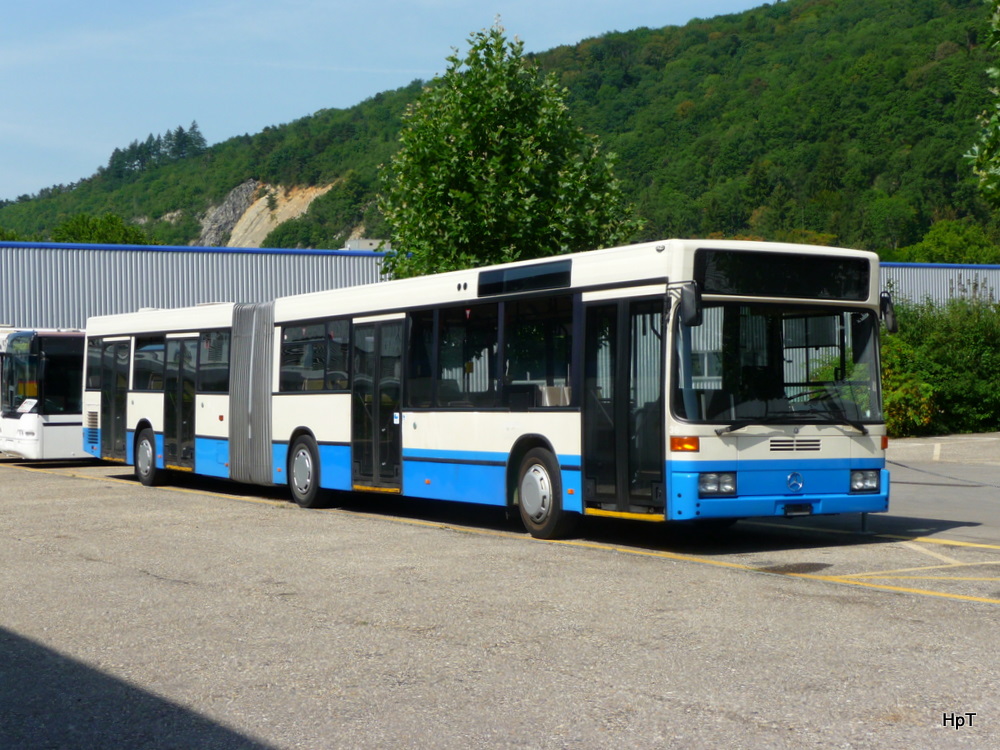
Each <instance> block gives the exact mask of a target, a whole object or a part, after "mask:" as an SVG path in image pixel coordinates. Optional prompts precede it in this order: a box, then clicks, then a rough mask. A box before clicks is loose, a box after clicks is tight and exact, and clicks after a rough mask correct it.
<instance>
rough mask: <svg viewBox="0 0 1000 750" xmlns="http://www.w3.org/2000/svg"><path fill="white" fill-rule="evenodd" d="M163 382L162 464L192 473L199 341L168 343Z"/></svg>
mask: <svg viewBox="0 0 1000 750" xmlns="http://www.w3.org/2000/svg"><path fill="white" fill-rule="evenodd" d="M166 346H167V349H166V357H167V362H166V369H165V372H164V378H163V463H164V465H165V466H166V467H167V468H170V469H187V470H192V469H194V432H195V430H194V419H195V371H196V367H197V364H198V339H196V338H184V339H167V344H166Z"/></svg>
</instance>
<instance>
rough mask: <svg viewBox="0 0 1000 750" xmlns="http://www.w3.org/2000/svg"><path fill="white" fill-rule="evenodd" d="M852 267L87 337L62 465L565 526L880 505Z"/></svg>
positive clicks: (478, 280) (161, 325) (771, 254)
mask: <svg viewBox="0 0 1000 750" xmlns="http://www.w3.org/2000/svg"><path fill="white" fill-rule="evenodd" d="M890 312H891V300H889V298H888V296H887V295H885V294H884V293H881V290H880V288H879V266H878V258H877V256H876V255H875V254H873V253H868V252H862V251H856V250H843V249H834V248H827V247H813V246H802V245H789V244H772V243H760V242H737V241H723V240H665V241H661V242H650V243H645V244H639V245H633V246H628V247H621V248H613V249H607V250H595V251H592V252H587V253H579V254H573V255H564V256H556V257H553V258H547V259H542V260H533V261H524V262H516V263H511V264H506V265H501V266H493V267H488V268H480V269H473V270H467V271H456V272H452V273H445V274H439V275H433V276H426V277H422V278H415V279H405V280H397V281H388V282H382V283H378V284H372V285H368V286H363V287H353V288H347V289H340V290H336V291H330V292H320V293H313V294H304V295H298V296H292V297H283V298H279V299H276V300H274V301H273V302H268V303H261V304H246V305H244V304H231V303H224V304H213V305H205V306H199V307H194V308H184V309H177V310H147V311H140V312H136V313H134V314H127V315H113V316H105V317H95V318H91V319H90V320H89V321H88V323H87V372H86V390H85V393H84V412H85V414H84V419H85V424H84V447H85V449H86V450H87V451H88V452H89V453H91V454H92V455H94V456H97V457H100V458H104V459H110V460H119V461H123V462H126V463H128V464H133V465H134V466H135V472H136V475H137V477H138V478H139V479H140V480H141V481H142V482H143V483H145V484H155V483H157V482H160V481H162V479H163V478H164V474H165V472H166V471H168V470H179V471H189V472H195V473H197V474H203V475H209V476H215V477H224V478H228V479H232V480H236V481H239V482H246V483H255V484H267V485H288V487H289V489H290V491H291V494H292V496H293V498H294V499H295V500H296V501H297V502H298V503H299V504H300V505H302V506H305V507H314V506H317V505H319V504H320V503H322V502H325V501H327V500H329V499H330V496H331V495H332V494H334V493H333V492H331V491H347V492H352V491H353V492H359V493H396V494H399V495H402V496H405V497H413V498H433V499H438V500H454V501H463V502H470V503H482V504H487V505H494V506H517V507H518V508H519V512H520V515H521V517H522V519H523V521H524V524H525V526H526V528H527V529H528V530H529V531H530V533H531V534H533V535H535V536H537V537H541V538H550V537H557V536H561V535H565V534H568V533H570V531H571V528H572V526H573V524H574V522H575V521H576V520H577V519H579V518H580V517H582V516H587V515H589V516H603V517H611V518H628V519H642V520H649V521H670V522H686V521H714V522H716V523H719V522H727V521H730V520H732V519H739V518H746V517H763V516H766V517H774V516H779V517H785V516H803V515H812V514H815V515H820V514H841V513H870V512H880V511H885V510H887V509H888V499H889V476H888V472H887V471H886V470H885V449H886V445H887V439H886V432H885V424H884V421H883V418H882V409H881V399H880V378H879V360H878V350H879V347H878V340H879V329H880V318H882V317H886V318H887V320H888V318H889V317H892V316H891V315H889V313H890Z"/></svg>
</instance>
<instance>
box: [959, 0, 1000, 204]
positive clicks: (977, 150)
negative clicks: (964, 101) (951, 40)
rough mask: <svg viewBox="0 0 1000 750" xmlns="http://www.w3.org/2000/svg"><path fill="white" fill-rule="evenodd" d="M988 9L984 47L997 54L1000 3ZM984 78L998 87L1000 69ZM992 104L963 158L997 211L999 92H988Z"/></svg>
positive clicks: (994, 2)
mask: <svg viewBox="0 0 1000 750" xmlns="http://www.w3.org/2000/svg"><path fill="white" fill-rule="evenodd" d="M987 4H988V5H990V7H991V14H990V23H989V28H988V30H987V32H986V46H987V47H988V48H989V49H990V50H991V51H993V52H994V53H996V52H1000V0H987ZM986 72H987V74H988V75H989V76H990V78H992V79H993V81H994V83H995V84H996V85H997V86H1000V68H996V67H990V68H988V69H987V71H986ZM991 91H992V93H993V101H992V102H991V103H990V106H989V108H988V109H987V110H986V111H985V112H983V114H982V115H980V121H981V123H982V131H981V132H980V134H979V142H978V143H976V144H975V145H973V147H972V148H971V149H970V150H969V153H968V154H966V157H967V158H968V159H970V160H971V161H972V171H973V173H975V175H976V177H978V178H979V190H980V192H981V193H982V196H983V199H984V200H985V201H986V202H987V203H989V204H990V205H991V206H992V207H993V208H1000V90H998V89H996V88H994V89H991Z"/></svg>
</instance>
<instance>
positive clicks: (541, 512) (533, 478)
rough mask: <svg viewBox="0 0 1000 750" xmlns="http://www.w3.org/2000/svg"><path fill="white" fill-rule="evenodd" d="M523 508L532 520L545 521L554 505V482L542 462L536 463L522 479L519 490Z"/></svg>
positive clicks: (519, 498) (519, 499)
mask: <svg viewBox="0 0 1000 750" xmlns="http://www.w3.org/2000/svg"><path fill="white" fill-rule="evenodd" d="M518 501H519V502H520V503H521V508H522V510H523V511H524V512H525V514H526V515H527V516H528V518H530V519H531V520H532V521H543V520H545V517H546V516H547V515H548V514H549V510H550V508H551V507H552V482H551V481H550V480H549V473H548V472H547V471H546V470H545V467H544V466H542V465H541V464H534V465H533V466H531V468H529V469H528V470H527V471H526V472H525V473H524V477H522V479H521V487H520V489H519V492H518Z"/></svg>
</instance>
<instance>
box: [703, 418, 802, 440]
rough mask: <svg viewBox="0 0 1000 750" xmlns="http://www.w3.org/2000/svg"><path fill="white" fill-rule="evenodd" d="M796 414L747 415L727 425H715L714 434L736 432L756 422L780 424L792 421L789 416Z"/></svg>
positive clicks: (720, 434)
mask: <svg viewBox="0 0 1000 750" xmlns="http://www.w3.org/2000/svg"><path fill="white" fill-rule="evenodd" d="M795 416H798V415H796V414H791V413H785V414H765V415H764V416H762V417H748V418H746V419H741V420H739V421H737V422H733V423H732V424H731V425H729V426H728V427H717V428H716V429H715V434H716V435H718V436H720V437H721V436H722V435H727V434H729V433H730V432H736V431H737V430H742V429H743V428H745V427H751V426H753V425H756V424H782V423H787V422H791V421H793V420H792V419H790V417H795Z"/></svg>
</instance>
